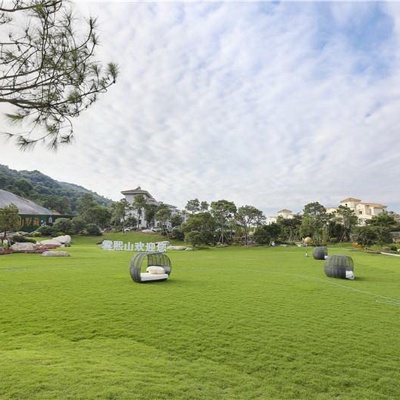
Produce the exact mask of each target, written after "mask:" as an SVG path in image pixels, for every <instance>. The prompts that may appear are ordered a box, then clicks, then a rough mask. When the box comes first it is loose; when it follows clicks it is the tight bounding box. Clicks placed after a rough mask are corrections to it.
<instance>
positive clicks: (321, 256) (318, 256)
mask: <svg viewBox="0 0 400 400" xmlns="http://www.w3.org/2000/svg"><path fill="white" fill-rule="evenodd" d="M327 256H328V249H327V248H326V247H316V248H315V249H314V251H313V257H314V259H315V260H325V258H326V257H327Z"/></svg>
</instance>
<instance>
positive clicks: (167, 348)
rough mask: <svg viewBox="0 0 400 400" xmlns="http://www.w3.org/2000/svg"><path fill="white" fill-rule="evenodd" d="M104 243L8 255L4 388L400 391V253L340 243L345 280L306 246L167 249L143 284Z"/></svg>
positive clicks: (2, 392)
mask: <svg viewBox="0 0 400 400" xmlns="http://www.w3.org/2000/svg"><path fill="white" fill-rule="evenodd" d="M112 238H113V239H114V237H112ZM120 238H123V239H124V240H129V238H130V237H129V236H128V235H126V234H125V236H122V237H120ZM135 239H136V237H134V236H132V237H131V240H132V241H133V240H135ZM150 240H151V239H150ZM98 241H99V239H98V238H74V242H73V245H72V247H70V248H69V249H68V251H69V252H70V254H71V257H68V258H54V257H52V258H46V257H42V256H40V255H27V254H14V255H7V256H0V293H1V302H0V399H22V400H28V399H40V400H42V399H62V400H64V399H65V400H67V399H73V400H77V399H185V400H187V399H207V400H209V399H210V400H211V399H244V400H248V399H321V400H322V399H351V400H362V399H371V400H372V399H373V400H376V399H399V398H400V384H399V382H400V335H399V332H400V257H389V256H381V255H374V254H367V253H364V252H362V251H352V250H350V249H340V248H333V249H331V248H329V253H330V254H333V253H336V254H339V253H341V254H347V255H350V256H351V257H353V260H354V264H355V275H356V280H354V281H347V280H338V279H332V278H327V277H326V276H325V274H324V272H323V261H316V260H314V259H313V258H312V257H311V256H309V257H305V250H304V249H301V248H297V247H287V248H283V247H280V248H265V247H258V248H240V247H234V248H222V249H209V250H200V251H184V252H169V253H167V254H168V255H169V257H170V258H171V260H172V265H173V270H172V274H171V277H170V279H169V280H168V281H165V282H158V283H147V284H138V283H134V282H133V281H132V280H131V278H130V275H129V262H130V258H131V256H132V253H129V252H122V251H121V252H114V251H104V250H102V249H101V248H99V246H96V242H98ZM311 253H312V252H311V251H309V254H311Z"/></svg>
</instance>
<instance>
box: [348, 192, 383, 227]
mask: <svg viewBox="0 0 400 400" xmlns="http://www.w3.org/2000/svg"><path fill="white" fill-rule="evenodd" d="M340 205H341V206H344V207H348V208H350V210H353V211H354V214H355V215H356V216H357V218H358V223H359V225H365V223H366V221H368V220H370V219H371V218H373V217H375V216H377V215H379V214H381V213H383V212H385V211H386V209H387V206H385V205H383V204H380V203H369V202H365V201H361V199H356V198H354V197H348V198H346V199H344V200H342V201H341V202H340Z"/></svg>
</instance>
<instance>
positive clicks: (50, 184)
mask: <svg viewBox="0 0 400 400" xmlns="http://www.w3.org/2000/svg"><path fill="white" fill-rule="evenodd" d="M0 189H3V190H6V191H8V192H11V193H14V194H16V195H18V196H21V197H23V198H25V199H29V200H32V201H33V202H35V203H36V204H39V205H41V206H43V207H46V208H48V209H49V210H53V211H56V212H58V213H60V214H62V215H69V214H75V213H76V211H77V200H78V199H79V198H80V197H82V196H83V195H85V194H91V195H92V196H93V198H94V200H95V201H96V202H97V203H98V204H99V205H102V206H109V205H110V204H111V203H112V200H110V199H107V198H105V197H103V196H100V195H98V194H97V193H95V192H92V191H90V190H88V189H85V188H84V187H82V186H78V185H75V184H72V183H66V182H59V181H56V180H54V179H52V178H50V177H49V176H47V175H44V174H42V173H41V172H39V171H36V170H35V171H16V170H13V169H10V168H8V167H7V166H5V165H1V164H0Z"/></svg>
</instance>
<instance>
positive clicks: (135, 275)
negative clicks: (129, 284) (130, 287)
mask: <svg viewBox="0 0 400 400" xmlns="http://www.w3.org/2000/svg"><path fill="white" fill-rule="evenodd" d="M171 270H172V266H171V260H170V259H169V258H168V256H167V255H166V254H164V253H148V252H141V253H137V254H135V255H134V256H133V257H132V259H131V266H130V273H131V277H132V279H133V280H134V281H135V282H138V283H142V282H154V281H165V280H167V279H168V277H169V275H170V274H171ZM142 271H144V272H142Z"/></svg>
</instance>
